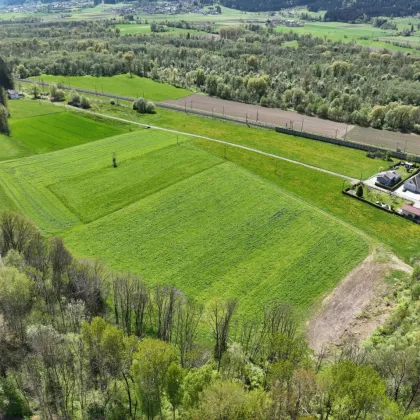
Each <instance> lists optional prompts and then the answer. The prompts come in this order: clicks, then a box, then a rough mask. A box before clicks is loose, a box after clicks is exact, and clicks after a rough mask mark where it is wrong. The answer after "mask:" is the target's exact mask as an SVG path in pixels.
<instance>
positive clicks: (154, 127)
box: [55, 103, 358, 182]
mask: <svg viewBox="0 0 420 420" xmlns="http://www.w3.org/2000/svg"><path fill="white" fill-rule="evenodd" d="M55 105H56V106H61V107H67V105H65V104H64V105H63V104H59V103H55ZM71 109H72V110H75V111H79V112H82V113H86V114H91V115H96V116H98V117H103V118H109V119H112V120H116V121H121V122H125V123H129V124H134V125H137V126H140V127H144V128H152V129H155V130H161V131H166V132H168V133H173V134H179V135H182V136H188V137H193V138H196V139H201V140H207V141H212V142H214V143H219V144H224V145H226V146H229V147H235V148H237V149H242V150H247V151H248V152H253V153H257V154H260V155H264V156H268V157H272V158H274V159H279V160H283V161H285V162H289V163H293V164H295V165H300V166H304V167H305V168H309V169H313V170H315V171H319V172H323V173H325V174H328V175H332V176H336V177H338V178H341V179H343V180H346V181H350V182H357V181H358V180H357V179H356V178H352V177H350V176H347V175H343V174H339V173H337V172H333V171H329V170H328V169H323V168H319V167H317V166H313V165H309V164H307V163H303V162H300V161H298V160H294V159H289V158H286V157H283V156H279V155H276V154H273V153H268V152H264V151H262V150H259V149H254V148H252V147H248V146H242V145H240V144H236V143H231V142H228V141H225V140H219V139H214V138H212V137H206V136H201V135H199V134H193V133H186V132H184V131H178V130H173V129H170V128H163V127H159V126H155V125H150V124H144V123H139V122H136V121H131V120H127V119H125V118H121V117H114V116H112V115H107V114H101V113H99V112H94V111H89V110H86V109H80V108H74V109H73V107H72V108H71Z"/></svg>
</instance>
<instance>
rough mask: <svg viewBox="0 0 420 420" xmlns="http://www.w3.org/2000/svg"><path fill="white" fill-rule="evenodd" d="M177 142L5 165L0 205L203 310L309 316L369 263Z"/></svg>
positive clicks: (337, 237)
mask: <svg viewBox="0 0 420 420" xmlns="http://www.w3.org/2000/svg"><path fill="white" fill-rule="evenodd" d="M178 141H179V143H180V145H177V136H176V135H175V134H172V133H167V132H162V131H158V130H153V129H150V130H140V131H136V132H133V133H129V134H123V135H119V136H116V137H111V138H108V139H104V140H100V141H97V142H92V143H88V144H84V145H81V146H77V147H73V148H71V149H67V150H62V151H58V152H55V153H50V154H44V155H37V156H31V157H28V158H23V159H20V160H16V161H9V162H3V163H1V164H0V194H3V195H4V194H7V197H8V200H9V201H12V206H14V207H15V208H16V209H17V210H18V211H20V212H22V213H23V214H25V215H26V216H27V217H29V218H30V219H32V220H33V221H34V222H35V223H36V224H37V226H39V227H40V228H41V229H42V231H43V232H44V233H46V234H48V235H62V236H63V237H64V238H65V240H66V243H67V244H68V246H69V247H70V249H71V250H72V251H73V252H74V253H75V254H76V255H78V256H80V257H81V256H85V257H91V258H102V259H103V260H104V261H106V262H107V264H108V265H109V266H110V267H112V268H115V269H130V270H132V271H135V272H137V273H139V274H140V275H142V276H143V277H144V278H145V280H146V281H147V282H148V283H149V284H157V283H170V284H175V285H177V286H178V287H179V288H180V289H181V290H182V291H183V292H185V293H186V294H187V295H190V296H195V297H197V298H198V299H200V300H201V301H203V302H207V301H208V300H210V299H211V298H213V297H214V296H221V297H233V296H236V297H239V298H241V302H242V303H243V307H244V308H246V310H245V312H246V313H249V314H252V313H253V311H254V310H255V309H256V307H257V306H260V305H264V303H267V302H268V301H269V300H271V299H272V298H273V297H274V296H275V297H278V298H279V299H284V300H287V301H290V302H292V303H294V304H295V305H297V307H298V310H299V311H300V312H301V314H302V316H306V315H307V314H308V311H309V310H310V308H311V307H312V305H314V304H315V303H317V302H318V300H319V299H320V298H321V297H322V296H323V295H324V294H325V293H326V292H327V291H328V290H329V289H331V287H333V286H334V285H335V284H337V282H338V281H340V280H341V279H342V278H343V276H344V275H345V274H346V273H347V272H348V271H349V270H351V269H352V268H353V267H354V266H356V265H357V264H358V263H359V262H360V261H361V260H362V259H363V258H364V257H365V256H366V255H367V253H368V250H369V241H368V240H366V239H365V238H364V237H362V236H361V235H359V234H358V233H357V232H355V231H353V230H352V229H351V228H349V227H347V226H344V225H343V224H342V223H340V222H339V221H336V220H334V219H332V218H331V217H329V216H327V215H326V214H324V213H323V212H321V211H319V210H317V209H316V208H314V207H311V206H307V205H306V204H305V203H303V202H301V201H300V200H298V199H296V198H294V197H292V196H289V195H287V194H285V193H284V192H283V191H282V190H280V189H278V188H277V187H275V186H273V185H272V184H270V183H267V182H265V181H264V180H262V179H260V178H258V177H256V176H254V175H252V174H250V173H249V172H247V171H244V170H242V169H240V168H238V167H236V166H235V165H232V164H231V163H229V162H226V161H224V160H223V159H220V158H218V157H215V156H213V155H211V154H208V153H207V152H205V151H202V150H201V149H198V148H196V147H192V146H190V145H189V144H190V143H189V142H190V141H191V139H190V138H188V137H184V136H178ZM186 142H187V143H186ZM114 153H115V155H116V156H117V162H118V168H112V164H111V163H112V156H113V155H114ZM349 254H350V255H352V258H351V259H349V258H348V255H349Z"/></svg>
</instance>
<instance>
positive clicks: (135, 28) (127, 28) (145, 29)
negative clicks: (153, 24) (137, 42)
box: [116, 23, 206, 36]
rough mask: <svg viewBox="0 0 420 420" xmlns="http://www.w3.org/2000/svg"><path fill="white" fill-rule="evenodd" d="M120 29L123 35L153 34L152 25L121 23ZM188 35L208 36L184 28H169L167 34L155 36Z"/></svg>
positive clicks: (160, 33)
mask: <svg viewBox="0 0 420 420" xmlns="http://www.w3.org/2000/svg"><path fill="white" fill-rule="evenodd" d="M116 27H117V28H119V29H120V31H121V32H120V33H121V35H135V34H152V33H153V32H152V31H151V29H150V24H145V23H142V24H130V23H120V24H118V25H116ZM187 33H190V34H191V35H193V34H206V32H202V31H198V30H196V29H184V28H172V27H169V26H167V27H166V31H165V32H159V33H153V34H154V35H160V36H171V35H181V34H182V35H186V34H187Z"/></svg>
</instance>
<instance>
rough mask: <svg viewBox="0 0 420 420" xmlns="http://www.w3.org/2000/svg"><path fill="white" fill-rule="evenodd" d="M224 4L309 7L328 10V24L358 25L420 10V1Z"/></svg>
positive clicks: (238, 0) (253, 0)
mask: <svg viewBox="0 0 420 420" xmlns="http://www.w3.org/2000/svg"><path fill="white" fill-rule="evenodd" d="M222 4H224V5H225V6H227V7H232V8H235V9H239V10H246V11H252V12H260V11H277V10H281V9H285V8H290V7H296V6H307V7H308V9H309V10H311V11H314V12H318V11H320V10H326V11H327V13H326V15H325V20H327V21H343V22H354V21H356V20H358V19H361V18H363V17H364V16H368V17H374V16H410V15H411V16H412V15H415V14H417V13H418V12H419V11H420V1H419V0H391V1H389V0H355V1H351V2H349V1H346V0H266V1H260V0H222Z"/></svg>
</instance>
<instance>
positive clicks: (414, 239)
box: [194, 140, 420, 262]
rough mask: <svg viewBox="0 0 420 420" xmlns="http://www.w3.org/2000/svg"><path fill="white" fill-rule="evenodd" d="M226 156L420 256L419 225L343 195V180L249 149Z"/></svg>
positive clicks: (218, 149)
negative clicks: (249, 150)
mask: <svg viewBox="0 0 420 420" xmlns="http://www.w3.org/2000/svg"><path fill="white" fill-rule="evenodd" d="M194 144H195V145H197V146H199V147H201V148H202V149H203V150H206V151H208V152H210V153H213V154H215V155H216V156H220V157H222V156H224V155H225V149H224V146H223V145H220V144H217V143H211V142H208V141H204V140H195V141H194ZM226 156H227V159H228V160H229V161H231V162H233V163H235V164H237V165H239V166H241V167H243V168H244V169H247V170H249V171H251V172H252V173H254V174H256V175H258V176H260V177H262V178H263V179H265V180H267V181H269V182H272V183H273V184H275V185H278V186H279V187H281V188H283V189H284V190H286V191H288V192H289V193H290V194H292V195H293V196H296V197H298V198H300V199H302V200H303V201H304V202H305V203H307V204H308V205H314V206H316V208H319V209H322V210H324V211H326V212H327V213H329V214H330V215H332V216H334V217H337V218H338V219H340V220H342V221H343V222H345V223H346V224H349V225H351V226H354V227H355V228H356V229H357V230H359V231H362V232H364V233H365V234H367V235H369V237H371V238H374V239H376V240H377V241H378V242H380V243H383V244H385V245H386V246H387V247H388V248H389V249H391V250H392V251H393V252H394V253H395V254H396V255H398V256H399V257H401V258H403V259H404V260H405V261H407V262H409V261H410V259H411V258H412V257H417V258H418V257H420V242H419V238H420V225H417V224H415V223H412V222H409V221H407V220H404V219H403V218H401V217H398V216H394V215H391V214H388V213H386V212H384V211H382V210H380V209H376V208H374V207H372V206H369V205H368V204H365V203H363V202H360V201H358V200H355V199H353V198H351V197H348V196H345V195H344V194H341V190H342V189H343V186H346V185H347V184H345V183H343V181H342V180H341V179H339V178H336V177H334V176H331V175H328V174H326V173H322V172H318V171H313V170H312V169H308V168H297V167H296V165H294V164H292V163H288V162H279V161H278V160H277V159H275V158H270V157H266V156H262V155H258V154H255V153H252V152H248V151H246V150H239V149H235V148H231V147H230V148H228V149H227V151H226Z"/></svg>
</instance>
